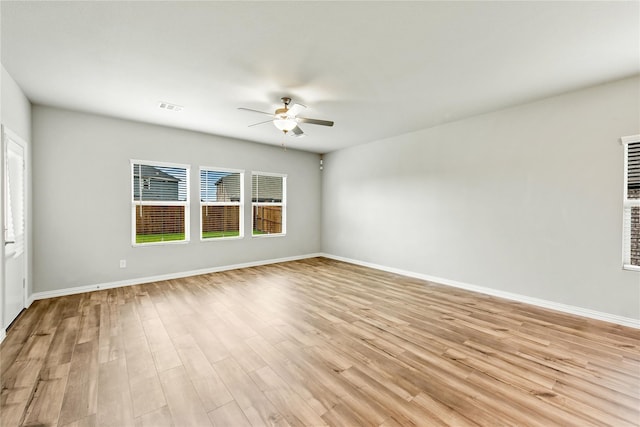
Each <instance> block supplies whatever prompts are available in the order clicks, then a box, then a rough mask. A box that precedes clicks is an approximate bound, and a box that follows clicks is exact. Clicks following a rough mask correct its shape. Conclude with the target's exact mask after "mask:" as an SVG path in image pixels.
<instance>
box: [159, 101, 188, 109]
mask: <svg viewBox="0 0 640 427" xmlns="http://www.w3.org/2000/svg"><path fill="white" fill-rule="evenodd" d="M158 107H160V108H161V109H163V110H169V111H182V109H183V108H184V107H181V106H180V105H176V104H169V103H168V102H163V101H160V104H159V105H158Z"/></svg>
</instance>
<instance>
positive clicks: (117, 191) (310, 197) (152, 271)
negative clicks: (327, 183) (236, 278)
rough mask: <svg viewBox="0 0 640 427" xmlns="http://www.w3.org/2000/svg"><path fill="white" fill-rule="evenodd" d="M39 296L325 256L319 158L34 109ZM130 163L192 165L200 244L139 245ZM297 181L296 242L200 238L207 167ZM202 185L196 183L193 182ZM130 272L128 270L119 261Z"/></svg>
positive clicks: (291, 201)
mask: <svg viewBox="0 0 640 427" xmlns="http://www.w3.org/2000/svg"><path fill="white" fill-rule="evenodd" d="M32 113H33V141H34V149H33V182H34V194H33V196H34V200H36V201H37V203H36V206H35V209H34V217H33V231H34V236H35V237H34V243H35V248H34V273H33V274H34V275H33V279H34V292H42V291H51V290H59V289H65V288H71V287H76V286H85V285H93V284H100V283H107V282H113V281H120V280H128V279H135V278H141V277H150V276H156V275H162V274H171V273H180V272H185V271H191V270H197V269H206V268H213V267H217V266H226V265H232V264H238V263H246V262H254V261H261V260H269V259H276V258H282V257H290V256H298V255H304V254H311V253H316V252H319V251H320V211H321V208H320V189H321V175H320V171H319V167H318V159H319V157H318V155H316V154H312V153H306V152H302V151H296V150H292V149H288V150H287V151H283V150H282V149H281V148H280V147H274V146H268V145H263V144H256V143H251V142H246V141H240V140H233V139H229V138H223V137H217V136H211V135H205V134H201V133H195V132H189V131H184V130H178V129H173V128H168V127H161V126H155V125H149V124H142V123H136V122H129V121H124V120H119V119H112V118H106V117H101V116H96V115H91V114H84V113H78V112H72V111H66V110H61V109H56V108H52V107H44V106H34V107H33V110H32ZM130 159H136V160H153V161H162V162H172V163H182V164H189V165H191V190H190V191H191V193H190V195H191V196H190V197H191V201H192V204H191V242H190V243H188V244H171V245H162V246H146V247H132V245H131V243H130V242H131V183H130V180H131V176H130V175H131V172H130V163H129V160H130ZM199 166H217V167H222V168H233V169H243V170H245V195H250V194H251V190H250V185H251V179H250V173H251V171H252V170H256V171H262V172H277V173H286V174H288V180H287V187H288V188H287V235H286V236H285V237H266V238H252V237H251V232H250V230H249V228H248V227H250V225H249V224H248V223H247V222H248V221H250V218H251V216H250V212H251V204H250V203H246V204H245V223H247V225H246V227H247V228H245V238H244V239H241V240H233V241H205V242H200V240H199V234H198V233H199V205H198V200H199V194H198V167H199ZM194 180H195V181H194ZM120 259H126V260H127V268H125V269H120V268H119V260H120Z"/></svg>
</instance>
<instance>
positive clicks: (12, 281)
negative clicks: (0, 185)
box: [2, 129, 26, 327]
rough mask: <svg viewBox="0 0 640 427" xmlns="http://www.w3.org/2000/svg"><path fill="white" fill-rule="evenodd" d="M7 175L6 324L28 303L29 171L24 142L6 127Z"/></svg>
mask: <svg viewBox="0 0 640 427" xmlns="http://www.w3.org/2000/svg"><path fill="white" fill-rule="evenodd" d="M2 134H3V139H4V149H5V152H4V154H5V156H4V159H5V165H4V166H5V167H4V171H5V176H4V178H5V179H4V185H5V189H4V242H5V243H4V263H5V268H4V272H5V282H4V283H5V287H4V298H3V299H4V319H3V321H4V322H3V324H4V326H5V327H7V326H9V324H10V323H11V322H13V320H14V319H15V318H16V317H17V316H18V314H20V312H21V311H22V309H23V308H24V306H25V305H24V302H25V298H24V295H25V291H26V290H25V278H26V274H25V271H26V268H25V267H26V263H25V258H26V257H25V171H24V145H23V144H22V143H21V141H20V139H19V138H17V137H16V136H13V135H12V134H11V133H10V132H8V131H7V130H6V129H3V131H2Z"/></svg>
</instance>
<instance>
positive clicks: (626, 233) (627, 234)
mask: <svg viewBox="0 0 640 427" xmlns="http://www.w3.org/2000/svg"><path fill="white" fill-rule="evenodd" d="M620 142H622V145H623V148H624V150H623V151H624V186H623V189H624V190H623V191H624V193H623V201H622V205H623V206H622V224H623V227H622V268H623V269H625V270H632V271H640V266H637V265H632V264H630V263H629V260H628V259H627V254H629V253H630V248H629V245H630V242H631V229H630V228H629V229H627V227H626V226H625V224H626V215H625V211H626V210H627V209H629V208H632V207H640V199H629V194H628V192H627V190H628V176H629V174H628V168H629V151H628V147H629V144H632V143H640V134H639V135H630V136H623V137H622V138H620Z"/></svg>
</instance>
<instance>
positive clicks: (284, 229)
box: [251, 171, 287, 238]
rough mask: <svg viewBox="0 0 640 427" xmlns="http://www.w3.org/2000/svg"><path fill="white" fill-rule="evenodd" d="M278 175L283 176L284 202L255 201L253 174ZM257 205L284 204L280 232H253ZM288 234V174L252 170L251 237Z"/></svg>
mask: <svg viewBox="0 0 640 427" xmlns="http://www.w3.org/2000/svg"><path fill="white" fill-rule="evenodd" d="M254 175H262V176H277V177H280V178H282V202H254V201H253V176H254ZM257 206H282V226H281V228H282V231H281V232H280V233H268V234H253V226H254V224H253V208H254V207H257ZM286 235H287V174H283V173H273V172H260V171H251V237H252V238H254V237H255V238H263V237H283V236H286Z"/></svg>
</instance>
